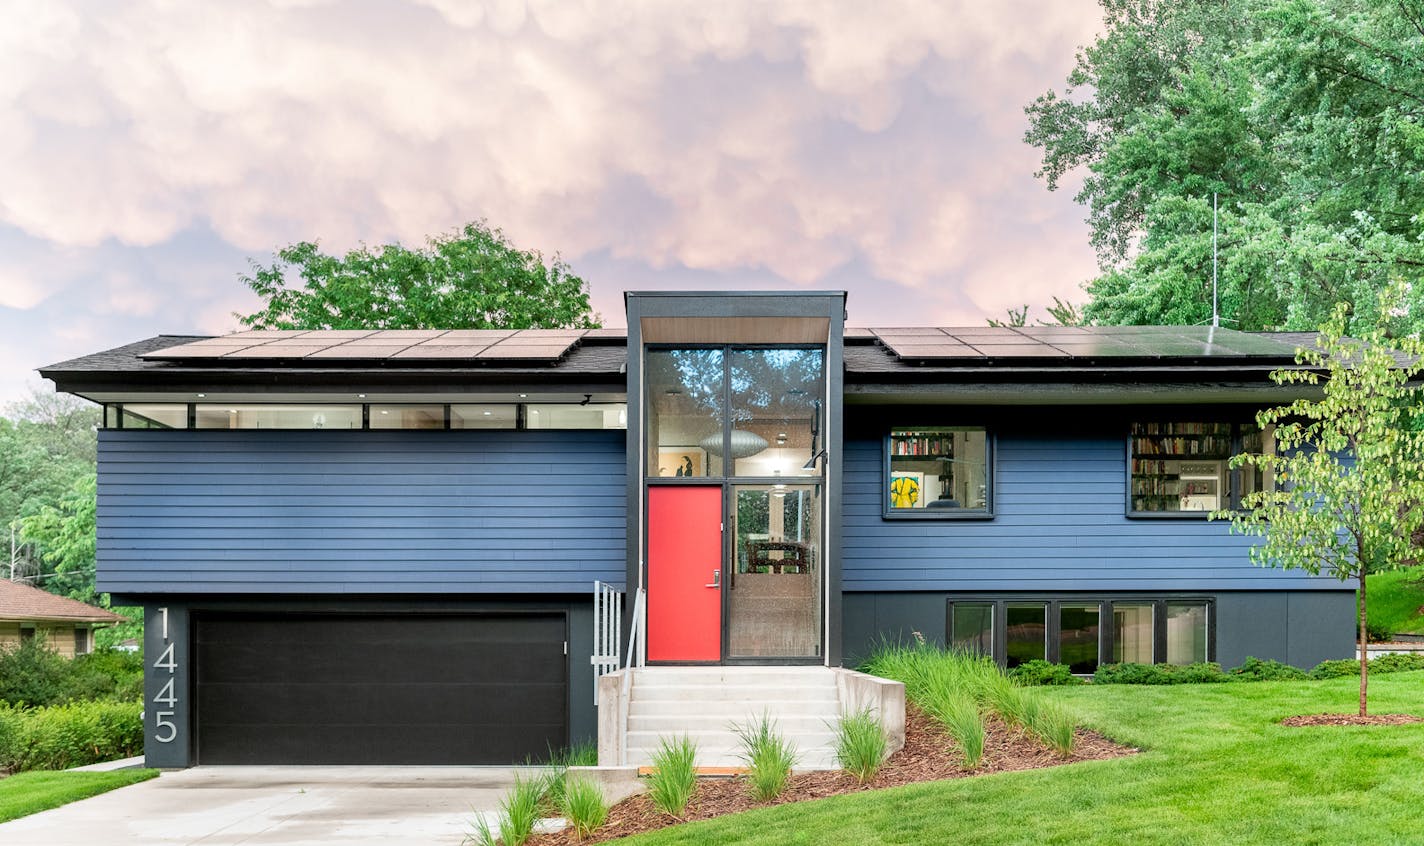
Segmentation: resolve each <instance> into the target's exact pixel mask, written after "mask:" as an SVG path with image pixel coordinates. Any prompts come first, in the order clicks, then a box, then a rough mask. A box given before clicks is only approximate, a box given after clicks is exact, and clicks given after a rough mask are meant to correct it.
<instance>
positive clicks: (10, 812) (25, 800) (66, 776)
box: [0, 770, 158, 822]
mask: <svg viewBox="0 0 1424 846" xmlns="http://www.w3.org/2000/svg"><path fill="white" fill-rule="evenodd" d="M156 775H158V770H115V771H114V772H108V773H76V772H28V773H20V774H18V775H12V776H10V777H9V778H4V779H0V822H5V821H6V820H13V819H17V818H19V817H24V816H28V815H30V814H37V813H39V812H40V811H48V810H49V809H50V808H58V807H59V806H60V805H68V804H69V803H70V802H77V801H79V800H80V799H88V798H89V797H90V796H97V795H99V794H100V793H107V792H108V791H110V790H113V789H114V788H116V787H126V786H128V785H130V784H136V783H138V782H140V781H147V780H148V779H151V778H153V777H154V776H156Z"/></svg>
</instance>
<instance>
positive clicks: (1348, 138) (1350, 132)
mask: <svg viewBox="0 0 1424 846" xmlns="http://www.w3.org/2000/svg"><path fill="white" fill-rule="evenodd" d="M1102 5H1103V10H1104V20H1105V30H1104V33H1103V35H1102V36H1101V37H1099V38H1098V39H1097V40H1096V41H1095V42H1094V43H1093V44H1091V45H1088V46H1087V47H1085V48H1083V49H1082V50H1081V51H1080V52H1079V54H1078V58H1077V62H1076V65H1075V67H1074V68H1073V70H1072V71H1071V72H1070V74H1069V75H1068V80H1067V83H1068V84H1067V86H1066V87H1065V88H1064V89H1063V90H1062V91H1056V90H1054V91H1049V92H1047V93H1045V94H1044V95H1042V96H1040V97H1039V98H1038V99H1037V100H1036V101H1035V102H1034V103H1032V104H1031V105H1029V106H1028V107H1027V109H1026V111H1027V113H1028V117H1029V123H1030V125H1029V129H1028V131H1027V133H1026V135H1025V140H1026V141H1027V142H1028V143H1030V144H1032V145H1034V146H1036V147H1038V148H1039V149H1040V151H1041V154H1042V162H1043V166H1042V169H1041V170H1040V172H1039V175H1040V176H1041V177H1042V178H1044V179H1045V181H1046V182H1047V184H1048V187H1049V188H1050V189H1056V188H1058V187H1059V186H1060V185H1061V184H1063V183H1064V182H1065V181H1066V180H1067V179H1069V178H1070V177H1074V176H1077V175H1081V176H1082V178H1083V183H1082V188H1081V190H1080V191H1079V193H1078V195H1077V197H1076V199H1077V200H1078V202H1080V203H1082V204H1083V205H1085V206H1086V207H1087V208H1088V222H1089V225H1090V228H1091V239H1092V243H1093V245H1094V247H1095V248H1096V249H1097V252H1098V259H1099V265H1100V269H1101V274H1100V275H1099V276H1098V277H1097V278H1095V279H1093V280H1090V281H1089V282H1088V283H1087V285H1086V290H1087V292H1088V295H1089V302H1088V303H1087V305H1086V307H1085V308H1084V317H1086V318H1087V319H1088V320H1089V321H1091V322H1095V323H1128V324H1151V323H1164V324H1200V323H1205V322H1207V321H1208V320H1209V319H1210V317H1211V279H1212V243H1211V242H1212V223H1213V212H1212V201H1213V194H1216V195H1217V196H1218V197H1219V205H1220V209H1219V228H1220V237H1219V254H1220V267H1219V278H1220V285H1219V289H1220V302H1221V313H1222V316H1223V318H1224V322H1225V323H1226V324H1227V325H1230V326H1233V327H1236V328H1241V329H1246V330H1258V329H1266V328H1281V329H1301V330H1304V329H1313V328H1315V327H1316V326H1318V325H1320V324H1321V323H1323V322H1324V321H1325V320H1326V319H1327V318H1328V317H1329V316H1330V314H1331V312H1332V309H1333V307H1334V305H1335V304H1336V303H1337V302H1346V303H1348V304H1349V306H1348V319H1349V321H1351V323H1352V324H1353V322H1354V321H1357V320H1358V321H1360V324H1361V325H1363V326H1369V325H1372V324H1373V322H1374V321H1375V318H1376V317H1377V316H1378V315H1379V313H1380V308H1379V299H1380V293H1381V292H1382V291H1383V290H1384V289H1385V288H1386V287H1387V286H1388V285H1389V284H1390V283H1391V282H1394V281H1405V282H1413V283H1418V282H1419V281H1420V278H1421V272H1424V240H1421V235H1424V224H1421V218H1420V214H1421V212H1424V128H1421V126H1424V124H1421V118H1424V59H1421V57H1424V11H1421V8H1420V4H1419V3H1418V2H1417V0H1397V2H1390V3H1375V2H1367V0H1102ZM1405 296H1406V302H1405V303H1404V304H1403V307H1402V309H1401V315H1400V318H1401V319H1399V320H1396V321H1395V322H1394V325H1393V326H1392V327H1391V331H1392V332H1394V333H1399V332H1410V331H1418V330H1419V328H1420V327H1421V325H1424V284H1413V285H1412V286H1411V287H1409V288H1407V290H1406V295H1405Z"/></svg>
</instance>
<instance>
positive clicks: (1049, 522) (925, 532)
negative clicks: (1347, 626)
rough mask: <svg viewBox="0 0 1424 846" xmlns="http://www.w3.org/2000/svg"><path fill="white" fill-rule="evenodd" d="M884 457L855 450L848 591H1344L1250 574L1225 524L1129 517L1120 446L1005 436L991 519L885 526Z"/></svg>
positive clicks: (1335, 585) (1103, 440)
mask: <svg viewBox="0 0 1424 846" xmlns="http://www.w3.org/2000/svg"><path fill="white" fill-rule="evenodd" d="M1124 431H1125V429H1124ZM881 450H882V443H881V441H880V440H878V439H877V440H868V439H864V438H862V439H859V440H851V441H848V442H847V443H846V464H845V474H846V475H845V517H844V519H845V524H844V532H845V541H844V550H845V552H844V556H845V557H844V568H845V569H844V581H843V584H844V589H845V590H846V591H887V590H889V591H896V590H948V591H993V590H1117V591H1149V590H1177V591H1223V590H1260V589H1267V590H1284V589H1295V590H1299V589H1324V590H1339V589H1340V588H1341V583H1340V582H1339V581H1338V580H1336V579H1334V578H1331V577H1328V576H1326V577H1319V578H1309V577H1307V576H1305V575H1303V574H1301V573H1299V572H1284V571H1280V570H1275V569H1271V568H1265V567H1257V566H1255V565H1253V564H1252V563H1251V561H1250V559H1249V557H1248V549H1249V548H1250V544H1251V541H1250V539H1248V538H1244V537H1242V536H1240V535H1232V534H1231V532H1230V530H1229V527H1228V526H1227V524H1225V523H1220V522H1212V523H1208V522H1206V521H1204V520H1196V519H1167V520H1160V519H1159V520H1153V519H1137V520H1130V519H1128V518H1126V517H1125V516H1123V510H1124V504H1125V503H1124V496H1125V491H1126V487H1127V484H1126V478H1125V474H1126V464H1125V462H1126V447H1125V443H1124V439H1122V438H1116V437H1097V436H1091V435H1072V434H1069V435H1062V436H1055V437H1052V438H1048V437H1041V436H1033V435H1025V434H1017V433H1007V434H1001V435H999V436H998V437H997V446H996V450H995V463H996V468H995V473H994V504H995V513H996V516H995V517H994V518H993V519H992V520H948V521H929V520H886V519H884V518H883V517H882V516H881V515H882V506H881V496H882V494H881V491H882V490H883V484H884V483H883V475H884V472H883V469H882V453H881ZM1347 587H1348V585H1347Z"/></svg>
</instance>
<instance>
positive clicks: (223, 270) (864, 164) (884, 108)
mask: <svg viewBox="0 0 1424 846" xmlns="http://www.w3.org/2000/svg"><path fill="white" fill-rule="evenodd" d="M1098 26H1099V18H1098V15H1097V8H1096V4H1095V3H1093V2H1091V0H995V1H994V2H983V0H958V2H951V0H939V2H936V0H921V1H920V2H915V0H904V2H895V0H877V2H874V3H865V2H852V0H839V1H838V2H822V3H809V2H806V3H803V2H764V0H763V2H752V0H745V2H744V0H719V2H714V3H708V2H705V0H704V1H703V2H674V1H673V0H656V1H653V0H650V1H649V2H625V1H624V0H597V2H594V1H593V0H589V2H575V1H574V0H530V2H527V3H526V2H506V1H505V0H496V1H494V2H487V3H482V4H481V3H476V2H474V1H473V0H407V2H399V0H384V2H382V1H381V0H352V1H351V2H338V0H330V2H327V1H326V0H268V2H257V0H240V2H231V3H219V2H184V0H172V2H159V1H158V0H131V2H124V3H95V2H71V1H70V0H0V403H3V402H4V401H6V400H11V399H15V398H17V397H19V396H20V395H22V394H23V392H24V390H25V386H26V384H27V383H28V384H35V383H36V382H37V380H38V377H37V376H36V375H35V374H34V373H33V369H34V368H35V367H37V366H40V365H43V364H49V363H53V362H56V361H60V360H63V359H66V358H69V357H73V356H76V355H80V354H83V353H86V352H92V351H95V350H98V349H105V348H108V347H111V346H115V345H118V344H121V343H125V342H128V341H132V340H137V339H139V338H144V337H148V336H150V335H155V334H159V333H190V332H201V333H221V332H225V331H231V330H232V329H234V328H236V322H235V320H234V319H233V317H232V313H233V312H234V311H251V310H253V309H254V307H255V305H256V301H255V299H254V298H253V297H252V295H251V294H250V293H249V292H248V291H247V290H246V288H244V287H243V286H242V285H241V284H240V283H239V282H238V275H239V274H240V273H241V272H243V271H244V270H245V269H246V268H247V267H248V260H249V258H253V259H257V260H259V261H265V260H267V259H268V258H269V257H270V256H271V254H272V252H273V251H274V250H275V249H276V248H277V247H279V246H281V245H284V244H287V243H291V242H293V241H297V240H307V239H318V240H320V241H321V243H322V244H323V245H324V246H325V247H327V248H329V249H337V250H339V249H344V248H346V247H349V246H352V245H355V244H357V243H360V242H366V243H369V244H378V243H383V242H388V241H391V240H400V241H405V242H419V241H420V240H422V239H423V238H424V237H425V236H426V235H427V234H431V233H439V232H445V231H449V230H452V229H454V228H456V227H458V226H459V225H460V224H461V223H463V222H465V221H469V220H476V219H485V220H488V221H489V222H490V223H491V224H493V225H496V226H499V227H502V228H503V229H504V230H505V231H506V233H508V234H509V235H510V237H511V238H512V239H513V240H514V241H515V243H516V244H518V245H520V246H522V247H530V248H537V249H540V250H542V251H544V252H545V253H554V252H557V253H560V254H561V255H562V256H563V257H564V258H565V260H567V261H568V262H569V263H570V264H571V265H572V266H573V268H574V270H575V272H577V273H578V274H579V275H581V276H582V277H583V278H584V279H586V280H587V281H588V282H589V284H590V286H591V289H592V293H593V300H594V305H595V307H596V309H597V310H598V311H599V312H601V314H602V315H603V318H604V320H605V323H606V324H607V325H612V326H621V325H623V322H624V321H623V314H622V291H624V290H628V289H637V290H650V289H660V288H712V289H750V288H757V289H766V288H776V289H815V288H836V289H846V290H848V291H849V292H850V300H849V308H850V316H851V322H852V324H854V325H861V326H872V325H905V324H909V325H923V324H940V325H956V324H958V325H963V324H982V323H983V321H984V320H985V318H986V317H987V316H991V315H1002V314H1003V312H1004V310H1005V309H1006V308H1008V307H1010V306H1016V305H1021V304H1023V303H1026V302H1027V303H1035V304H1040V303H1043V302H1047V301H1049V299H1050V298H1051V297H1052V296H1053V295H1055V294H1056V295H1059V296H1065V297H1070V298H1076V299H1081V298H1082V297H1081V294H1080V292H1079V290H1078V286H1079V284H1080V283H1082V282H1083V281H1084V280H1085V279H1087V278H1088V277H1089V276H1090V275H1091V274H1092V272H1093V268H1094V263H1093V256H1092V252H1091V250H1090V248H1089V247H1088V243H1087V232H1086V228H1085V227H1084V225H1083V223H1082V219H1083V213H1082V210H1081V209H1079V208H1078V207H1076V206H1075V205H1074V204H1073V203H1072V200H1071V195H1072V190H1071V187H1070V189H1069V190H1065V191H1060V192H1058V193H1049V192H1048V191H1046V190H1045V189H1044V188H1043V187H1042V184H1041V183H1040V182H1038V181H1037V180H1035V179H1034V177H1033V171H1034V169H1035V166H1036V164H1037V156H1036V155H1035V151H1034V150H1033V149H1031V148H1029V147H1028V146H1026V145H1024V144H1023V143H1022V141H1021V140H1020V139H1021V136H1022V134H1023V130H1024V126H1025V121H1024V116H1023V106H1024V105H1025V104H1026V103H1028V102H1030V101H1031V100H1032V99H1033V97H1034V96H1036V95H1037V94H1039V93H1041V92H1042V91H1043V90H1045V89H1047V88H1049V87H1052V86H1058V85H1060V84H1061V81H1062V79H1063V77H1064V76H1065V74H1066V73H1067V71H1068V69H1069V67H1070V65H1071V62H1072V56H1073V52H1074V49H1075V47H1076V46H1077V45H1079V44H1083V43H1085V42H1087V41H1089V40H1090V39H1091V38H1092V36H1093V34H1094V33H1095V32H1096V30H1097V28H1098Z"/></svg>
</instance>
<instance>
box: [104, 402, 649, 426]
mask: <svg viewBox="0 0 1424 846" xmlns="http://www.w3.org/2000/svg"><path fill="white" fill-rule="evenodd" d="M130 404H133V405H175V406H177V405H186V406H187V409H188V414H187V422H186V425H184V426H171V427H168V426H156V427H155V426H144V427H142V428H136V427H128V426H125V425H124V406H125V405H130ZM294 404H299V405H303V406H313V407H317V406H325V405H330V406H333V407H343V408H349V407H354V406H360V408H361V425H360V426H359V427H355V428H348V429H332V430H330V431H333V432H449V431H457V432H462V431H490V432H494V431H498V432H526V431H529V432H622V431H626V430H625V429H571V428H562V427H538V428H530V427H529V426H528V425H527V424H526V420H527V418H526V415H525V409H526V407H527V406H530V405H538V406H549V405H568V406H573V407H577V406H582V405H585V403H582V402H576V401H570V402H567V403H552V402H538V403H528V402H499V403H483V404H485V405H507V406H513V407H514V408H515V424H514V425H513V426H509V427H490V428H487V429H486V428H473V429H461V428H452V427H451V426H450V406H451V405H481V404H482V403H477V402H456V403H449V402H445V403H438V402H406V403H401V402H375V403H373V402H359V403H347V402H342V403H292V402H286V401H283V402H243V403H222V402H217V401H214V400H203V401H202V402H189V403H176V402H175V403H149V402H144V403H122V402H106V403H103V404H102V406H103V418H102V421H101V422H102V423H103V426H102V427H101V428H103V429H106V430H123V431H126V432H181V431H197V432H315V431H326V430H321V429H314V428H301V429H298V428H290V429H288V428H274V429H221V428H216V427H203V428H199V427H198V425H197V414H198V406H200V405H203V406H222V405H229V406H231V405H241V406H244V407H248V406H264V405H294ZM597 404H598V405H622V406H624V407H625V408H626V407H627V405H628V403H627V401H626V400H624V401H623V402H621V403H617V402H615V403H597ZM373 406H374V407H376V408H398V407H400V406H411V407H423V408H429V407H433V406H441V407H442V410H443V414H444V421H443V425H442V426H431V427H426V428H412V429H404V428H398V427H394V426H392V427H372V426H371V408H372V407H373Z"/></svg>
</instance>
